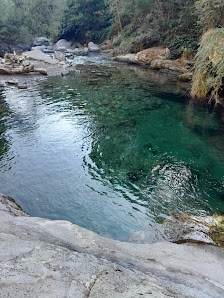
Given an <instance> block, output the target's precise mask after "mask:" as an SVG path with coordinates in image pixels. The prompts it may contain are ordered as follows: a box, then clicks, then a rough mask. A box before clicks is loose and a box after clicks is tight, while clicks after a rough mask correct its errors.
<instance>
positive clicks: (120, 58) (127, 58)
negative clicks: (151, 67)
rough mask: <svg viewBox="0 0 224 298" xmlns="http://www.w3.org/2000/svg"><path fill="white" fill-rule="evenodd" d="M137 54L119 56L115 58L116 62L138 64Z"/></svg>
mask: <svg viewBox="0 0 224 298" xmlns="http://www.w3.org/2000/svg"><path fill="white" fill-rule="evenodd" d="M135 57H136V54H127V55H119V56H116V57H115V58H114V60H115V61H119V62H128V63H135V64H136V63H137V62H136V60H135Z"/></svg>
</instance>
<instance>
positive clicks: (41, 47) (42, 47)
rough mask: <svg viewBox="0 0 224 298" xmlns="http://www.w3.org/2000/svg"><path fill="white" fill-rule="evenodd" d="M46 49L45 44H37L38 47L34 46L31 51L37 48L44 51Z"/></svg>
mask: <svg viewBox="0 0 224 298" xmlns="http://www.w3.org/2000/svg"><path fill="white" fill-rule="evenodd" d="M44 49H46V47H45V46H36V47H32V48H31V51H35V50H39V51H42V52H43V51H44Z"/></svg>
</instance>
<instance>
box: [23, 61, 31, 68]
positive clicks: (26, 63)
mask: <svg viewBox="0 0 224 298" xmlns="http://www.w3.org/2000/svg"><path fill="white" fill-rule="evenodd" d="M30 64H31V63H30V61H29V60H25V61H23V62H22V65H23V66H25V67H26V66H29V65H30Z"/></svg>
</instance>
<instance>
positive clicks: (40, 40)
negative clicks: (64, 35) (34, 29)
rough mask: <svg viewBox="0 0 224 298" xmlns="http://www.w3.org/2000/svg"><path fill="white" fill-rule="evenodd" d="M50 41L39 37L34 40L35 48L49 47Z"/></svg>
mask: <svg viewBox="0 0 224 298" xmlns="http://www.w3.org/2000/svg"><path fill="white" fill-rule="evenodd" d="M49 44H50V40H49V39H48V38H47V37H42V36H41V37H37V38H35V39H34V42H33V46H48V45H49Z"/></svg>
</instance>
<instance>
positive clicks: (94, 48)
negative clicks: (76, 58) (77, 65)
mask: <svg viewBox="0 0 224 298" xmlns="http://www.w3.org/2000/svg"><path fill="white" fill-rule="evenodd" d="M88 49H89V51H90V52H99V51H100V48H99V46H98V45H97V44H95V43H94V42H92V41H91V42H89V43H88Z"/></svg>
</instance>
